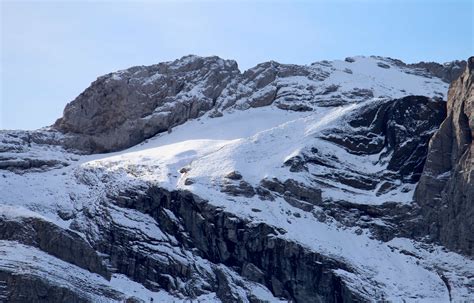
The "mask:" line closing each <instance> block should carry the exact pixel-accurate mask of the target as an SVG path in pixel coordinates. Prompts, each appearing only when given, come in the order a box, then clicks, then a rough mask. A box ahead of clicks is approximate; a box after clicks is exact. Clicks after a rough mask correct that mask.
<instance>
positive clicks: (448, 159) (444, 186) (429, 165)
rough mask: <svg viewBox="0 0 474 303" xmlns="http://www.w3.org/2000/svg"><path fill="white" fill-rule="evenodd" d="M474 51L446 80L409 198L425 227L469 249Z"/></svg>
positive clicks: (472, 243) (472, 246) (473, 226)
mask: <svg viewBox="0 0 474 303" xmlns="http://www.w3.org/2000/svg"><path fill="white" fill-rule="evenodd" d="M473 83H474V57H471V58H469V60H468V63H467V66H466V69H465V71H464V73H463V74H462V75H461V76H460V77H459V79H458V80H456V81H454V82H453V83H452V84H451V87H450V89H449V94H448V116H447V118H446V119H445V120H444V121H443V123H442V124H441V127H440V129H439V130H438V131H437V132H436V133H435V134H434V136H433V138H432V139H431V141H430V145H429V151H428V158H427V161H426V165H425V167H424V169H423V174H422V177H421V179H420V182H419V184H418V186H417V189H416V193H415V199H416V201H417V202H418V203H419V204H420V206H421V207H422V211H423V214H424V216H425V219H426V222H427V230H428V232H429V233H430V235H431V237H432V238H433V239H434V240H439V241H440V242H441V243H443V244H444V245H446V246H447V247H449V248H452V249H455V250H459V251H462V252H463V253H465V254H468V255H470V256H472V255H474V233H473V232H472V231H473V230H474V204H473V201H474V186H473V183H472V180H474V174H473V155H472V153H473V144H472V137H473V133H474V93H473V91H474V87H473Z"/></svg>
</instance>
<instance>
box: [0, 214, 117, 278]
mask: <svg viewBox="0 0 474 303" xmlns="http://www.w3.org/2000/svg"><path fill="white" fill-rule="evenodd" d="M0 240H9V241H18V242H19V243H22V244H26V245H30V246H34V247H37V248H39V249H41V250H42V251H44V252H47V253H49V254H51V255H53V256H55V257H57V258H59V259H61V260H64V261H66V262H69V263H71V264H74V265H77V266H79V267H82V268H84V269H87V270H89V271H91V272H94V273H98V274H100V275H102V276H103V277H105V278H108V279H110V272H109V271H108V270H107V268H106V266H105V265H104V264H103V263H102V260H101V258H100V257H99V256H98V255H97V253H96V252H95V250H94V249H93V248H92V247H91V246H90V245H89V244H88V243H87V242H86V241H85V240H84V239H82V238H81V237H80V236H79V235H77V234H76V233H74V232H72V231H69V230H64V229H62V228H60V227H58V226H56V225H54V224H53V223H51V222H47V221H44V220H42V219H39V218H30V217H26V218H21V219H19V218H14V219H9V218H7V217H2V216H1V215H0Z"/></svg>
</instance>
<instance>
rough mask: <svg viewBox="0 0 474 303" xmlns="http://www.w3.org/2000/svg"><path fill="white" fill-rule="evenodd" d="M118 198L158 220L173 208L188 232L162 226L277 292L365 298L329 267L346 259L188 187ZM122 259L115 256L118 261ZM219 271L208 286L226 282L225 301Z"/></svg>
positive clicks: (310, 297) (301, 297) (321, 298)
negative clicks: (223, 207) (228, 208)
mask: <svg viewBox="0 0 474 303" xmlns="http://www.w3.org/2000/svg"><path fill="white" fill-rule="evenodd" d="M117 202H118V201H117ZM119 203H120V205H121V206H122V207H127V208H133V209H137V210H139V211H141V212H144V213H147V214H150V215H151V216H153V217H155V218H157V219H158V221H161V219H160V218H162V217H161V215H160V212H159V211H158V210H159V209H168V210H171V211H172V212H173V213H174V215H175V216H176V217H177V218H179V221H180V222H181V223H182V224H183V228H184V229H185V231H186V232H187V233H189V236H190V237H189V238H187V239H185V238H183V233H176V232H177V230H176V229H174V228H167V227H166V226H164V229H165V230H166V231H167V232H170V233H171V234H172V235H173V236H175V237H176V238H177V239H178V240H179V243H181V245H185V246H190V247H192V248H195V249H197V250H198V251H199V252H200V254H201V255H202V256H203V257H205V258H206V259H208V260H211V261H212V262H214V263H216V264H218V263H222V264H225V265H230V266H233V267H234V268H236V269H237V271H238V272H239V273H241V274H242V272H245V273H246V275H247V276H249V277H251V278H252V279H253V278H255V279H258V280H260V281H262V280H263V281H264V285H266V286H267V287H268V288H269V289H270V290H272V292H273V293H274V294H275V295H276V296H281V297H285V298H287V299H289V300H294V301H295V302H308V301H312V302H353V301H354V300H358V301H365V300H366V299H364V298H363V297H360V296H359V295H358V294H356V293H354V292H353V291H351V290H349V289H348V288H347V286H346V285H345V283H344V282H343V281H342V279H340V278H339V277H338V276H336V275H335V274H334V273H333V271H332V270H331V269H337V268H340V269H343V270H346V271H349V272H350V271H352V269H351V268H349V267H347V266H346V265H345V264H343V263H340V262H338V261H337V260H334V259H331V258H328V257H325V256H323V255H320V254H317V253H315V252H312V251H309V250H307V249H305V248H304V247H302V246H301V245H299V244H297V243H294V242H288V241H286V240H284V239H280V238H277V237H274V236H275V235H277V234H279V231H278V230H275V228H273V227H271V226H268V225H266V224H263V223H261V224H257V225H255V224H252V222H248V221H245V220H243V219H240V218H238V217H235V216H234V215H233V214H231V213H228V212H225V211H222V210H221V209H219V208H217V207H215V206H212V205H211V204H208V203H207V201H203V200H202V199H200V198H199V197H197V196H195V195H193V194H191V193H189V192H182V191H175V192H168V191H166V190H164V189H161V188H150V189H149V190H147V193H146V194H145V195H142V196H140V195H139V196H135V197H134V199H133V200H121V201H120V202H119ZM107 243H111V244H110V245H111V250H110V253H112V254H116V252H115V251H116V250H117V249H116V248H115V249H114V248H113V247H114V246H115V245H117V243H114V242H113V241H111V242H107ZM120 247H123V248H122V250H123V249H126V248H127V246H122V245H120ZM107 253H109V251H107ZM124 259H126V258H114V260H116V261H115V262H117V261H120V260H124ZM294 262H297V264H295V263H294ZM249 264H251V265H249ZM151 268H153V266H152V267H151ZM260 273H262V274H263V276H261V275H260ZM315 273H317V274H315ZM221 274H222V273H221V272H220V271H219V270H218V271H216V275H217V279H218V280H219V279H220V281H221V282H220V283H214V285H212V284H211V285H210V286H211V288H212V287H217V288H218V289H219V287H225V289H227V292H225V293H224V292H220V291H219V292H218V294H220V295H221V297H220V298H221V299H222V300H223V301H224V302H227V301H228V300H230V297H228V296H229V295H230V294H229V293H228V292H229V289H228V288H227V286H225V285H228V282H225V281H224V280H222V279H223V278H224V277H222V275H221ZM219 277H220V278H219ZM226 279H227V278H226ZM216 284H217V285H216ZM226 300H227V301H226ZM234 300H235V299H234ZM231 301H232V300H231Z"/></svg>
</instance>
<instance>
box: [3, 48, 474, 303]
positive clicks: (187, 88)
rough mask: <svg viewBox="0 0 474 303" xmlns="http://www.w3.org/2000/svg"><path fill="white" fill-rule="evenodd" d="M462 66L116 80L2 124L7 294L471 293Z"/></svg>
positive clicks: (196, 61)
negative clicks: (34, 124)
mask: <svg viewBox="0 0 474 303" xmlns="http://www.w3.org/2000/svg"><path fill="white" fill-rule="evenodd" d="M460 64H462V62H461V63H459V62H456V63H453V64H452V65H449V64H448V65H436V64H428V65H426V64H424V63H421V64H419V65H416V66H412V65H410V64H405V63H403V62H401V61H399V60H395V59H390V58H382V57H349V58H346V59H345V60H341V61H332V62H329V61H322V62H316V63H313V64H311V65H308V66H297V65H291V64H280V63H277V62H273V61H271V62H265V63H262V64H259V65H257V66H256V67H254V68H251V69H249V70H247V71H245V72H243V73H242V72H240V71H239V70H238V68H237V64H236V63H235V62H234V61H231V60H223V59H220V58H218V57H209V58H201V57H197V56H187V57H183V58H181V59H179V60H176V61H173V62H166V63H160V64H157V65H153V66H148V67H133V68H130V69H127V70H124V71H119V72H115V73H111V74H108V75H105V76H103V77H100V78H99V79H97V81H95V82H94V83H92V85H91V86H90V87H89V88H87V89H86V90H85V91H84V93H82V94H81V95H80V96H78V97H77V98H76V99H75V100H74V101H72V102H71V103H70V104H68V105H67V107H66V109H65V111H64V115H63V117H62V118H60V119H59V120H58V121H57V122H56V123H55V125H54V126H53V127H49V128H44V129H40V130H36V131H0V192H2V195H0V301H2V300H4V301H7V302H189V301H190V300H192V301H196V302H252V303H253V302H373V301H394V302H396V301H402V300H406V299H407V298H409V299H411V300H415V301H429V302H444V301H449V300H453V301H466V300H470V299H472V298H473V297H474V288H473V287H472V279H471V278H472V272H474V262H473V261H472V259H471V258H469V257H466V256H465V255H472V246H470V245H471V244H469V243H472V239H471V238H470V235H471V233H469V232H468V231H469V230H471V229H472V219H471V217H472V216H471V215H470V214H472V208H470V206H469V205H470V203H469V202H470V201H471V200H472V183H471V181H470V180H471V179H470V178H471V176H472V159H471V157H470V146H471V141H470V140H471V138H472V135H471V130H472V124H473V123H472V116H471V114H472V87H471V84H470V83H471V81H472V76H471V74H469V73H470V71H471V70H472V66H473V61H472V59H471V60H470V61H469V63H468V68H467V72H466V73H465V74H464V75H463V76H462V77H461V78H460V80H458V81H457V82H455V83H454V84H453V85H452V87H451V90H450V93H449V102H448V104H447V106H446V102H445V101H443V100H444V99H446V91H447V88H448V85H447V84H446V81H447V80H448V78H449V77H451V76H453V75H454V74H455V73H456V72H457V71H456V67H457V66H459V65H460ZM443 120H444V122H443ZM440 124H441V128H440ZM438 129H439V130H438ZM433 134H435V136H433ZM432 136H433V138H432V139H431V143H429V142H430V138H431V137H432ZM109 151H114V152H113V153H104V154H96V153H99V152H109ZM434 176H439V177H434ZM414 194H415V197H416V198H417V200H416V201H414V200H413V196H414ZM454 222H457V223H458V224H454ZM427 236H430V237H427ZM433 240H435V241H433ZM437 243H442V244H443V245H444V246H439V245H438V244H437ZM445 247H448V248H450V249H453V250H457V251H460V252H462V253H464V255H463V254H459V253H455V252H452V251H448V250H446V249H445Z"/></svg>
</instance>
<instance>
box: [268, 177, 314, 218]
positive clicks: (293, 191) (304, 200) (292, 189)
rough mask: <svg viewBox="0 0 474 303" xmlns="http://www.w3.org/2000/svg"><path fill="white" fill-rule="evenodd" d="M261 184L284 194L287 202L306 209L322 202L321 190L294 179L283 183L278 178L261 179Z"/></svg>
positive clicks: (309, 209) (308, 209) (310, 208)
mask: <svg viewBox="0 0 474 303" xmlns="http://www.w3.org/2000/svg"><path fill="white" fill-rule="evenodd" d="M260 186H261V187H263V188H264V189H267V190H270V191H272V192H276V193H278V194H280V195H282V197H283V198H284V199H285V201H286V202H288V203H289V204H291V205H292V206H294V207H297V208H300V209H302V210H304V211H311V210H312V209H313V206H314V205H318V204H320V203H321V202H322V198H321V190H319V189H317V188H312V187H308V186H306V185H304V184H302V183H299V182H297V181H295V180H292V179H288V180H286V181H285V182H283V183H282V182H280V181H279V180H278V179H276V178H273V179H263V180H262V181H260Z"/></svg>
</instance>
